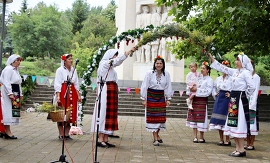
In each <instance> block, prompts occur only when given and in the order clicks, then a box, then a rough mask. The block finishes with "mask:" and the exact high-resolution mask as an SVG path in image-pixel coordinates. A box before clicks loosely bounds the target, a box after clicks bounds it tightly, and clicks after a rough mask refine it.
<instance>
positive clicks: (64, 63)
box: [54, 54, 82, 139]
mask: <svg viewBox="0 0 270 163" xmlns="http://www.w3.org/2000/svg"><path fill="white" fill-rule="evenodd" d="M72 63H73V59H72V54H64V55H62V56H61V66H60V67H59V68H58V69H57V70H56V73H55V80H54V90H55V98H54V103H55V102H57V103H58V106H61V107H63V108H65V109H72V110H71V114H70V119H67V124H66V128H65V133H64V130H63V128H64V127H63V126H64V124H63V122H57V127H58V130H59V139H64V138H65V139H72V138H71V137H70V135H69V130H70V123H73V124H75V123H76V121H77V112H78V102H82V99H81V96H80V93H79V89H80V88H79V78H78V75H77V71H76V70H75V69H74V68H73V66H72ZM67 86H68V89H67ZM65 97H66V98H65Z"/></svg>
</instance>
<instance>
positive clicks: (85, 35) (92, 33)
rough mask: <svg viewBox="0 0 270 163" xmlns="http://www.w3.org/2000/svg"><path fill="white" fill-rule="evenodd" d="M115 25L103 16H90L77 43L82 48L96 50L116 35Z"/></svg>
mask: <svg viewBox="0 0 270 163" xmlns="http://www.w3.org/2000/svg"><path fill="white" fill-rule="evenodd" d="M116 30H117V29H116V27H115V23H114V21H112V20H109V19H108V18H106V17H105V16H102V15H95V14H90V15H89V17H88V19H87V20H86V21H85V22H84V27H83V29H82V30H81V33H80V35H79V36H78V37H77V41H78V42H79V44H81V45H82V47H84V48H95V49H98V48H99V47H100V46H101V45H103V44H104V42H106V41H108V40H109V39H110V38H111V37H112V36H114V35H115V33H116Z"/></svg>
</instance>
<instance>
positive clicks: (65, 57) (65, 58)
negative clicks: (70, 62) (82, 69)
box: [61, 54, 72, 66]
mask: <svg viewBox="0 0 270 163" xmlns="http://www.w3.org/2000/svg"><path fill="white" fill-rule="evenodd" d="M70 55H71V56H72V54H63V55H62V56H61V66H64V63H65V60H67V57H68V56H70Z"/></svg>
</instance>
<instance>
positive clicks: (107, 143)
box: [105, 142, 115, 147]
mask: <svg viewBox="0 0 270 163" xmlns="http://www.w3.org/2000/svg"><path fill="white" fill-rule="evenodd" d="M105 143H106V145H107V146H108V147H115V145H114V144H110V143H109V142H105Z"/></svg>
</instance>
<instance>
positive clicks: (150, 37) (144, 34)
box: [79, 23, 212, 122]
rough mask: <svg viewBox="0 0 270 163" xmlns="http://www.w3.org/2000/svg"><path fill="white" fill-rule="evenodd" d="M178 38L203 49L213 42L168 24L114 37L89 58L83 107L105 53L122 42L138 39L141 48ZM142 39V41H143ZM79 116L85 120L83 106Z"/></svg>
mask: <svg viewBox="0 0 270 163" xmlns="http://www.w3.org/2000/svg"><path fill="white" fill-rule="evenodd" d="M172 36H176V38H177V39H178V38H179V37H181V38H182V40H184V39H185V38H188V39H189V41H190V42H193V43H194V44H196V45H198V46H200V47H201V48H202V49H207V48H208V47H209V45H210V43H211V42H212V38H210V37H209V36H206V37H205V36H203V35H202V34H201V33H199V32H190V31H189V30H188V29H187V28H185V27H184V26H183V25H181V24H176V23H172V24H168V25H163V26H159V27H154V26H153V25H149V26H147V27H145V28H143V29H140V28H137V29H134V30H128V31H126V32H122V33H121V34H120V35H119V36H113V37H112V38H111V39H110V40H109V41H108V42H106V43H105V44H104V45H103V46H102V47H100V48H99V49H98V50H97V52H96V53H95V54H93V55H91V57H90V58H89V60H88V61H89V65H88V66H87V70H86V71H84V74H83V76H82V77H83V81H82V84H81V85H80V89H81V94H82V105H84V104H85V102H86V98H85V97H86V95H87V90H86V87H87V86H90V85H91V83H92V82H91V76H92V73H93V72H94V71H95V70H96V68H98V64H99V62H100V60H101V59H102V56H103V55H104V53H105V52H106V51H107V50H108V49H109V48H110V47H113V46H115V44H117V48H118V49H119V47H120V42H121V41H126V45H128V44H129V41H131V42H132V43H134V40H135V39H138V41H139V42H138V44H137V46H138V47H140V46H142V45H145V44H147V43H148V42H152V41H155V40H157V39H161V38H162V37H165V38H167V37H172ZM141 38H142V39H141ZM79 113H80V114H79V116H80V122H81V121H82V119H83V108H82V106H81V107H80V108H79Z"/></svg>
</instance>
